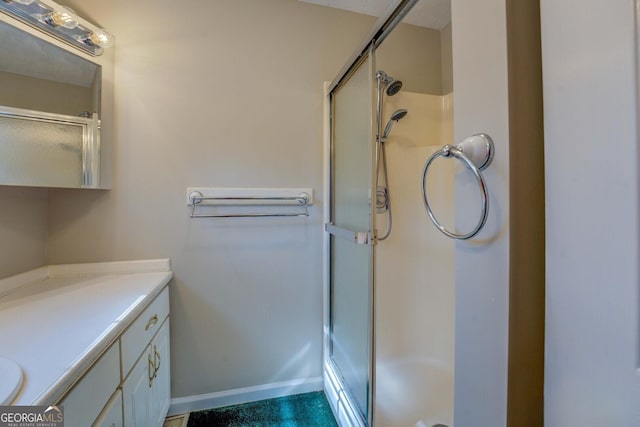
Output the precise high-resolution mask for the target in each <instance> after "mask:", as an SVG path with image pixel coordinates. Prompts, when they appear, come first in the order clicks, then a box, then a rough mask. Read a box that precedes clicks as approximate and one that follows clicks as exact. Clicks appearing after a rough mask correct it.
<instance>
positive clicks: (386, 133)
mask: <svg viewBox="0 0 640 427" xmlns="http://www.w3.org/2000/svg"><path fill="white" fill-rule="evenodd" d="M407 113H408V111H407V110H406V109H404V108H401V109H400V110H396V111H394V113H393V114H392V115H391V118H390V119H389V121H388V122H387V126H386V127H385V128H384V134H383V135H382V138H381V139H380V141H381V142H386V141H387V138H388V137H389V132H391V126H393V122H397V121H399V120H400V119H402V118H403V117H404V116H406V115H407Z"/></svg>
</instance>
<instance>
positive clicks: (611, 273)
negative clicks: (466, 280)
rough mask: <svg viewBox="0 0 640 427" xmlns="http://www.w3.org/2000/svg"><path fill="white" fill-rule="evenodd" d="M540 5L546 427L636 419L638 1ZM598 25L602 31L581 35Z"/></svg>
mask: <svg viewBox="0 0 640 427" xmlns="http://www.w3.org/2000/svg"><path fill="white" fill-rule="evenodd" d="M577 10H579V11H580V13H576V11H577ZM541 11H542V14H541V28H542V59H543V76H544V121H545V132H544V133H545V135H544V138H545V153H544V161H545V184H546V194H547V198H546V216H547V231H546V239H547V240H546V267H547V268H546V290H547V293H546V317H545V322H546V337H545V360H544V362H545V374H544V425H545V426H547V427H581V426H587V425H589V426H596V425H603V424H607V425H615V426H638V425H640V410H639V406H638V402H640V370H639V368H640V352H639V350H640V347H639V346H638V343H639V337H640V322H639V320H640V304H639V303H640V289H639V287H638V283H639V282H640V271H639V265H638V258H639V256H640V253H639V252H640V251H639V245H638V243H639V242H638V239H639V237H638V236H639V229H638V228H639V224H638V218H639V217H640V209H639V206H640V204H639V200H638V194H639V192H638V190H639V189H638V170H639V168H638V163H639V158H640V157H639V156H638V130H639V129H638V117H639V116H638V93H639V91H638V62H637V61H638V31H639V28H638V15H637V14H638V9H637V2H609V1H606V0H589V1H586V2H585V1H580V2H578V1H575V0H573V1H565V2H562V4H559V3H558V2H554V1H549V0H543V1H541ZM595 26H598V28H602V29H605V31H604V32H599V33H600V34H598V32H593V31H582V30H583V29H584V28H594V27H595Z"/></svg>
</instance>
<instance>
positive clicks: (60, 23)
mask: <svg viewBox="0 0 640 427" xmlns="http://www.w3.org/2000/svg"><path fill="white" fill-rule="evenodd" d="M47 22H48V23H50V24H51V25H53V26H54V27H63V28H68V29H69V30H73V29H74V28H76V27H77V26H78V15H76V13H75V12H74V11H73V9H70V8H68V7H64V6H57V7H56V8H55V9H53V12H52V13H51V16H50V17H49V19H47Z"/></svg>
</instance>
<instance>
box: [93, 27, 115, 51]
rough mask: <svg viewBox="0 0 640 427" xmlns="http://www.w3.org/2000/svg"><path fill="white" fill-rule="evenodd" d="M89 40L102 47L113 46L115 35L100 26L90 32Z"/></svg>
mask: <svg viewBox="0 0 640 427" xmlns="http://www.w3.org/2000/svg"><path fill="white" fill-rule="evenodd" d="M89 40H90V41H91V43H93V44H94V45H96V46H100V47H111V46H113V41H114V39H113V36H112V35H111V34H109V33H108V32H107V31H105V30H103V29H102V28H99V29H97V30H95V31H93V32H92V33H91V34H89Z"/></svg>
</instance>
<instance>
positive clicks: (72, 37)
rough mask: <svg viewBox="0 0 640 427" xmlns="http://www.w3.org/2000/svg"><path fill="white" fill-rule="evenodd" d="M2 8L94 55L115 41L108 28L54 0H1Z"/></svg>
mask: <svg viewBox="0 0 640 427" xmlns="http://www.w3.org/2000/svg"><path fill="white" fill-rule="evenodd" d="M0 12H3V13H5V14H7V15H9V16H11V17H13V18H16V19H18V20H19V21H22V22H24V23H25V24H28V25H30V26H31V27H33V28H37V29H38V30H40V31H42V32H44V33H47V34H48V35H50V36H53V37H55V38H56V39H58V40H61V41H63V42H65V43H67V44H69V45H71V46H73V47H75V48H77V49H80V50H82V51H83V52H85V53H88V54H90V55H92V56H99V55H102V53H103V48H108V47H111V46H113V43H114V38H113V36H112V35H111V34H109V33H108V32H107V31H106V30H104V29H102V28H97V27H96V26H94V25H92V24H90V23H89V22H87V21H85V20H84V19H82V18H80V17H78V15H77V14H76V13H75V12H74V11H73V10H72V9H70V8H68V7H65V6H61V5H59V4H58V3H56V2H54V1H53V0H0Z"/></svg>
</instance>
